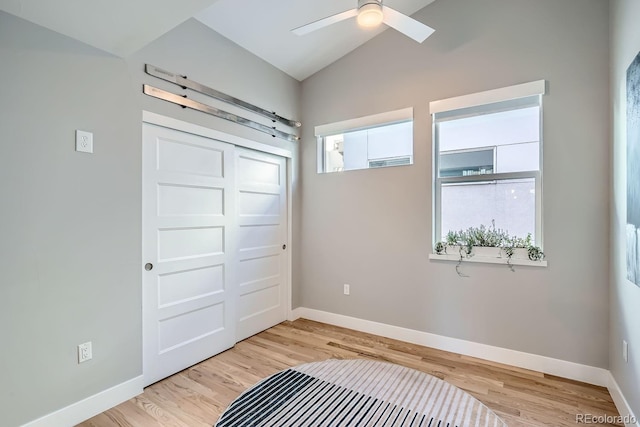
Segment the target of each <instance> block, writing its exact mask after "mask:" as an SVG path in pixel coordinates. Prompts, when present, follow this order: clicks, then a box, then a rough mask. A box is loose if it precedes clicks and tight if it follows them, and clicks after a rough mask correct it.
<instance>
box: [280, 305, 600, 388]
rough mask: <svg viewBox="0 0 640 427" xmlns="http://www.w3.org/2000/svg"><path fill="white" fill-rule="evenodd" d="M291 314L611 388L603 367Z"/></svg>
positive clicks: (324, 315)
mask: <svg viewBox="0 0 640 427" xmlns="http://www.w3.org/2000/svg"><path fill="white" fill-rule="evenodd" d="M291 314H292V317H293V319H297V318H301V317H302V318H304V319H309V320H315V321H317V322H323V323H328V324H330V325H335V326H342V327H344V328H349V329H354V330H356V331H361V332H366V333H370V334H375V335H381V336H383V337H387V338H393V339H397V340H401V341H406V342H410V343H413V344H419V345H424V346H426V347H432V348H436V349H438V350H444V351H450V352H452V353H458V354H463V355H465V356H472V357H477V358H479V359H485V360H490V361H492V362H498V363H504V364H505V365H511V366H516V367H519V368H524V369H530V370H533V371H538V372H544V373H546V374H550V375H556V376H559V377H563V378H568V379H572V380H576V381H582V382H586V383H589V384H595V385H599V386H602V387H607V386H608V385H609V378H610V374H609V371H608V370H606V369H602V368H596V367H593V366H587V365H581V364H578V363H573V362H567V361H565V360H560V359H553V358H551V357H546V356H540V355H537V354H531V353H524V352H521V351H516V350H510V349H507V348H501V347H494V346H491V345H486V344H480V343H476V342H472V341H465V340H461V339H457V338H450V337H445V336H442V335H436V334H431V333H428V332H422V331H417V330H414V329H407V328H401V327H399V326H393V325H387V324H384V323H378V322H372V321H370V320H363V319H358V318H355V317H349V316H343V315H341V314H335V313H329V312H326V311H320V310H314V309H310V308H306V307H299V308H296V309H294V310H292V313H291Z"/></svg>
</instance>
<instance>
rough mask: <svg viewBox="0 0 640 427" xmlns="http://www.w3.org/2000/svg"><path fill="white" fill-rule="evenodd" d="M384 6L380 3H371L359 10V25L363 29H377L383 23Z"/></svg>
mask: <svg viewBox="0 0 640 427" xmlns="http://www.w3.org/2000/svg"><path fill="white" fill-rule="evenodd" d="M382 18H383V15H382V6H381V5H380V3H378V2H375V3H369V4H365V5H364V6H362V7H360V8H359V9H358V18H357V19H358V25H360V26H361V27H366V28H371V27H377V26H378V25H380V23H381V22H382Z"/></svg>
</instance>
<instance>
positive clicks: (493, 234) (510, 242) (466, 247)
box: [434, 221, 544, 276]
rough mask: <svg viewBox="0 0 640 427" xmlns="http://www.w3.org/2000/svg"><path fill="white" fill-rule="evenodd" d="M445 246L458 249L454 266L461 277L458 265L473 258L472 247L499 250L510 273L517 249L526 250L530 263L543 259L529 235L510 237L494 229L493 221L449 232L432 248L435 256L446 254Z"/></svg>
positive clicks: (501, 230) (540, 251)
mask: <svg viewBox="0 0 640 427" xmlns="http://www.w3.org/2000/svg"><path fill="white" fill-rule="evenodd" d="M447 246H456V247H458V253H459V254H460V259H459V260H458V264H457V265H456V272H457V273H458V275H460V276H463V274H462V273H461V271H460V265H461V264H462V261H463V260H464V259H465V258H470V257H472V256H473V248H474V247H492V248H500V249H501V251H502V252H503V253H504V254H505V255H506V257H507V266H508V267H509V269H510V270H511V271H515V269H514V268H513V264H512V263H511V258H512V257H513V255H514V254H515V250H516V249H518V248H523V249H526V250H527V254H528V257H529V259H530V260H532V261H541V260H542V259H544V253H543V252H542V250H541V249H540V248H539V247H538V246H535V245H534V244H533V238H532V236H531V233H528V234H527V236H526V237H524V238H522V237H518V236H511V235H510V234H509V232H508V231H507V230H503V229H501V228H496V224H495V221H491V225H490V226H486V225H484V224H481V225H480V226H479V227H469V228H467V229H466V230H458V231H453V230H449V231H448V232H447V234H446V235H445V238H444V240H443V241H441V242H438V243H436V246H435V247H434V248H435V249H436V250H435V252H436V254H438V255H442V254H443V253H446V247H447Z"/></svg>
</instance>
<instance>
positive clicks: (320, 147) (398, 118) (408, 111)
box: [314, 107, 415, 174]
mask: <svg viewBox="0 0 640 427" xmlns="http://www.w3.org/2000/svg"><path fill="white" fill-rule="evenodd" d="M406 122H411V123H412V126H413V125H414V124H415V120H414V117H413V107H408V108H402V109H400V110H393V111H387V112H384V113H379V114H373V115H369V116H363V117H358V118H355V119H349V120H343V121H340V122H335V123H327V124H324V125H318V126H316V127H315V128H314V134H315V136H316V149H317V152H316V159H317V173H318V174H325V173H335V172H336V171H326V170H325V166H326V165H325V138H327V137H330V136H334V135H340V134H344V133H347V132H356V131H361V130H368V129H375V128H379V127H383V126H389V125H394V124H399V123H406ZM414 152H415V129H414V130H413V132H412V140H411V161H410V163H407V164H404V165H389V166H382V167H367V168H360V169H348V170H368V169H384V168H387V167H396V166H411V165H413V163H414ZM368 162H369V161H367V163H368ZM340 172H346V170H345V171H340Z"/></svg>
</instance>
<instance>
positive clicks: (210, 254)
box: [143, 124, 237, 385]
mask: <svg viewBox="0 0 640 427" xmlns="http://www.w3.org/2000/svg"><path fill="white" fill-rule="evenodd" d="M234 166H235V164H234V147H233V146H232V145H230V144H225V143H222V142H219V141H214V140H211V139H208V138H203V137H199V136H195V135H192V134H188V133H184V132H179V131H175V130H170V129H167V128H163V127H160V126H155V125H149V124H144V126H143V218H144V220H143V257H144V258H143V259H144V262H145V263H151V264H153V269H152V270H150V271H145V272H144V275H143V337H144V358H143V360H144V379H145V383H146V384H147V385H148V384H151V383H154V382H156V381H158V380H160V379H162V378H165V377H167V376H169V375H171V374H173V373H175V372H178V371H180V370H182V369H184V368H186V367H189V366H191V365H193V364H195V363H198V362H200V361H202V360H204V359H206V358H208V357H211V356H213V355H215V354H217V353H219V352H221V351H224V350H226V349H228V348H230V347H232V346H233V345H234V344H235V336H236V330H235V325H236V317H237V315H236V306H237V302H236V298H235V289H234V286H233V283H235V282H236V278H235V277H234V271H235V270H234V268H228V266H233V265H235V263H236V258H235V257H236V252H237V249H236V246H235V240H236V239H237V237H236V235H235V228H236V225H235V224H236V211H235V207H236V201H235V191H234V185H235V173H234Z"/></svg>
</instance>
